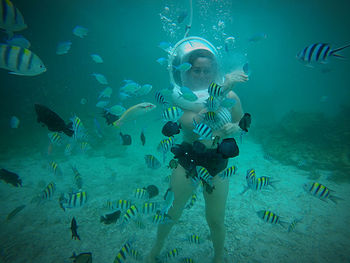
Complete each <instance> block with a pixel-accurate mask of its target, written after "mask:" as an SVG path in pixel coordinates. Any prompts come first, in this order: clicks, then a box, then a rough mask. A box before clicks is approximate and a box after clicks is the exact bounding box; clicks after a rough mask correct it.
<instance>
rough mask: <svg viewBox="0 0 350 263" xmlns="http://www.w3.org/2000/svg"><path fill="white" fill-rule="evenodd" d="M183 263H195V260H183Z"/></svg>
mask: <svg viewBox="0 0 350 263" xmlns="http://www.w3.org/2000/svg"><path fill="white" fill-rule="evenodd" d="M181 262H182V263H194V260H193V259H192V258H183V259H182V260H181Z"/></svg>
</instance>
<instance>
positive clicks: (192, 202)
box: [186, 193, 197, 209]
mask: <svg viewBox="0 0 350 263" xmlns="http://www.w3.org/2000/svg"><path fill="white" fill-rule="evenodd" d="M196 201H197V195H196V194H195V193H193V194H192V196H191V200H190V201H189V202H188V204H187V205H186V209H191V208H192V206H193V205H194V204H195V202H196Z"/></svg>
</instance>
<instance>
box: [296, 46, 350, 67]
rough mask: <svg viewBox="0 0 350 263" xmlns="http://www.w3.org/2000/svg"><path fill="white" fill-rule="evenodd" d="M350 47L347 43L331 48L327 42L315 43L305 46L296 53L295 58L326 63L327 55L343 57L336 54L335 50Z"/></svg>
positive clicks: (308, 62) (308, 61) (309, 62)
mask: <svg viewBox="0 0 350 263" xmlns="http://www.w3.org/2000/svg"><path fill="white" fill-rule="evenodd" d="M347 47H350V44H349V45H346V46H343V47H340V48H336V49H332V48H331V47H330V45H329V44H325V43H315V44H312V45H309V46H307V47H305V48H304V49H303V50H301V51H300V52H299V53H298V54H297V58H298V59H299V60H300V61H302V62H304V63H307V64H311V63H327V59H328V58H329V57H338V58H344V57H343V56H341V55H339V54H336V52H338V51H340V50H342V49H344V48H347Z"/></svg>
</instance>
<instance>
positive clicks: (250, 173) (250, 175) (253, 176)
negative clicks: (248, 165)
mask: <svg viewBox="0 0 350 263" xmlns="http://www.w3.org/2000/svg"><path fill="white" fill-rule="evenodd" d="M245 179H246V180H247V184H248V186H250V185H253V184H254V182H255V179H256V173H255V169H248V170H247V175H246V177H245Z"/></svg>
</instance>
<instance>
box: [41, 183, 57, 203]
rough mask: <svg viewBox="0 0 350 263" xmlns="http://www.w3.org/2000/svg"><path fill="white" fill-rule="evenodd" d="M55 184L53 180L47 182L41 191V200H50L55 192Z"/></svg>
mask: <svg viewBox="0 0 350 263" xmlns="http://www.w3.org/2000/svg"><path fill="white" fill-rule="evenodd" d="M55 190H56V185H55V183H54V182H51V183H49V184H48V185H47V186H46V187H45V189H44V190H43V191H42V193H41V195H40V197H41V199H42V200H50V199H51V198H52V197H53V194H54V193H55Z"/></svg>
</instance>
